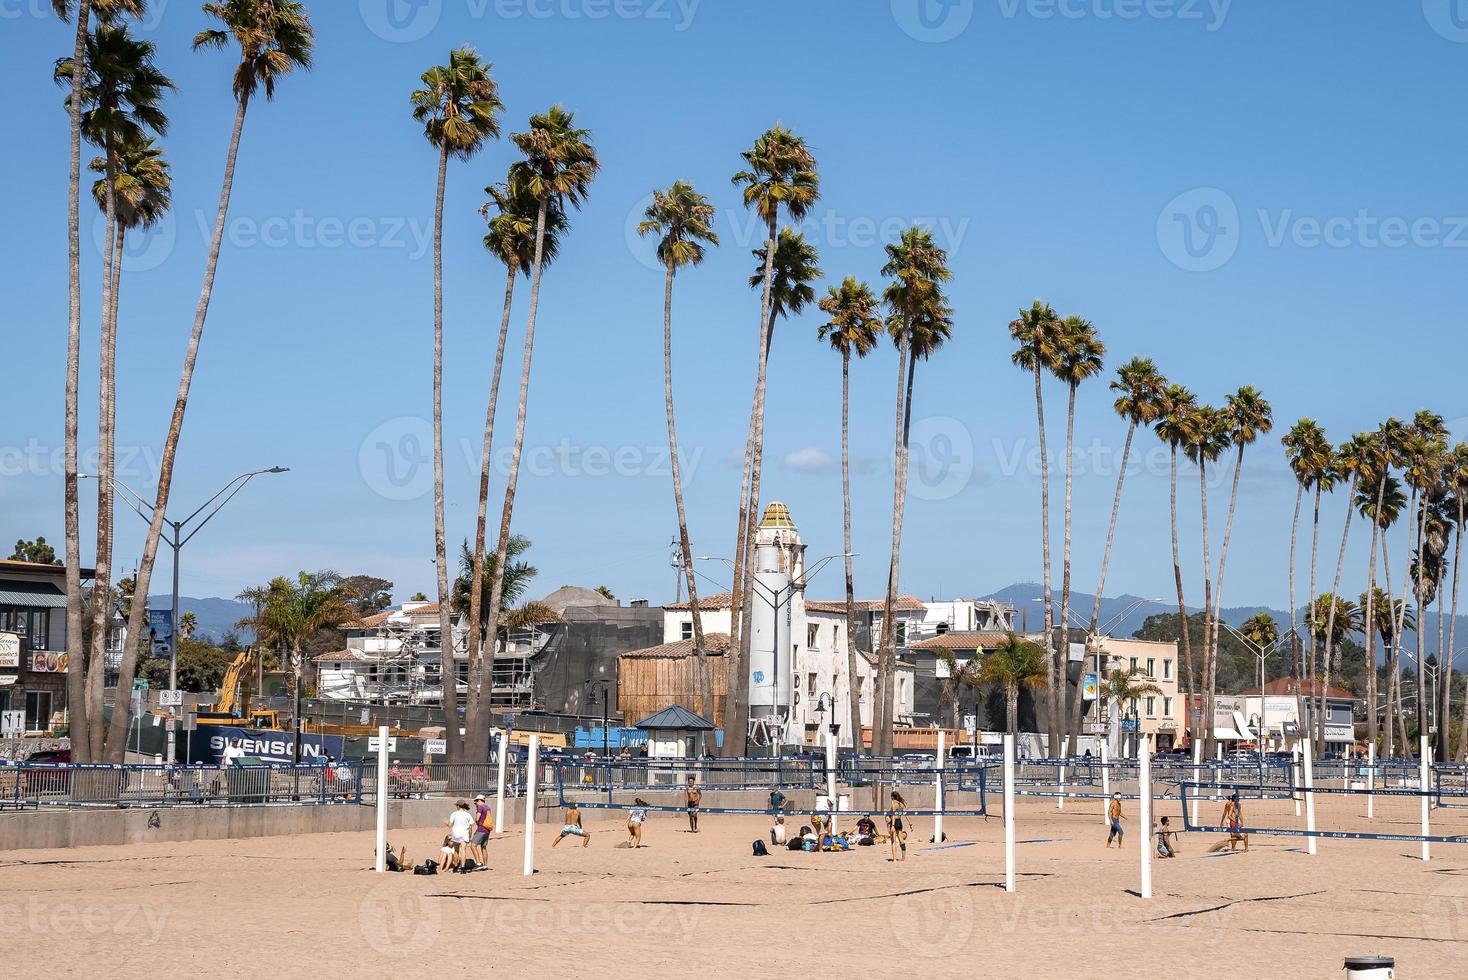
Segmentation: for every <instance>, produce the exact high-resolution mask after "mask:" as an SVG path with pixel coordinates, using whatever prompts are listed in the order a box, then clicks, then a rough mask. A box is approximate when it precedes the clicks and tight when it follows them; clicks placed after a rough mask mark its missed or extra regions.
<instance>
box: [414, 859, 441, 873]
mask: <svg viewBox="0 0 1468 980" xmlns="http://www.w3.org/2000/svg"><path fill="white" fill-rule="evenodd" d="M413 873H414V874H415V875H436V874H438V862H437V861H424V862H423V863H422V864H420V865H418V867H416V868H414V869H413Z"/></svg>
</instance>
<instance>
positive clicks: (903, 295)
mask: <svg viewBox="0 0 1468 980" xmlns="http://www.w3.org/2000/svg"><path fill="white" fill-rule="evenodd" d="M886 252H887V264H886V265H884V266H882V275H884V276H886V277H887V279H888V283H887V286H886V288H885V289H884V290H883V291H882V300H883V302H884V303H885V304H886V305H887V311H888V316H887V332H888V334H889V335H890V336H891V337H892V343H893V346H895V347H896V348H897V395H896V412H895V435H894V439H893V445H894V449H895V457H896V459H895V462H896V465H895V467H894V470H895V473H894V477H893V481H892V552H891V557H890V560H889V563H888V565H887V591H886V594H885V595H884V597H883V602H882V634H881V639H882V642H881V644H880V645H879V647H878V673H877V681H878V686H877V691H878V694H879V699H878V701H877V704H876V705H875V707H874V710H873V720H874V727H873V729H872V747H873V749H874V752H875V754H876V755H878V756H882V757H885V756H890V755H891V754H892V738H893V734H892V729H893V725H894V724H895V721H896V697H897V682H896V677H897V612H896V606H897V591H898V588H899V585H900V583H901V565H902V562H901V559H902V523H903V517H904V514H905V512H906V509H907V475H908V437H909V434H910V432H911V431H912V397H913V385H914V379H915V377H916V375H917V364H918V361H926V360H928V358H930V357H931V356H932V355H933V352H934V351H936V350H937V349H938V348H939V347H941V346H942V345H943V344H944V343H945V342H946V341H947V340H948V339H949V337H950V336H951V334H952V330H953V310H952V309H951V308H950V307H949V306H948V298H947V297H946V296H945V295H944V294H943V285H944V283H946V282H948V281H949V280H950V279H952V278H953V274H952V273H951V272H950V271H949V269H948V253H947V252H946V251H944V250H943V249H941V248H939V247H938V245H937V243H936V242H934V241H933V235H932V232H931V231H929V230H928V229H926V228H924V227H922V226H921V225H914V226H913V227H911V228H909V229H907V230H906V231H904V232H903V233H902V236H901V238H900V239H899V240H898V241H897V242H896V243H893V244H889V245H888V246H887V247H886Z"/></svg>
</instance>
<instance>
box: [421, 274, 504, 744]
mask: <svg viewBox="0 0 1468 980" xmlns="http://www.w3.org/2000/svg"><path fill="white" fill-rule="evenodd" d="M518 271H519V270H518V269H516V268H515V265H514V264H513V263H510V264H508V265H507V266H506V269H505V302H504V306H503V307H502V309H501V312H500V333H499V341H498V343H497V345H496V346H495V352H494V371H493V372H492V373H491V374H490V379H489V402H488V404H487V406H486V408H485V410H484V445H483V446H482V447H481V448H480V451H479V509H478V511H477V512H476V514H475V520H474V555H473V558H472V561H471V572H470V574H471V575H472V578H471V579H470V581H471V582H472V583H473V584H472V585H471V586H470V588H469V649H470V651H472V657H471V661H470V665H469V676H470V677H472V678H474V682H475V683H474V686H473V687H471V688H470V690H469V692H468V695H469V702H470V707H469V709H468V710H466V711H465V715H466V717H467V716H470V715H472V716H473V717H474V718H475V719H478V718H479V717H480V711H481V710H482V709H481V707H480V705H481V703H482V699H483V691H484V689H485V688H489V689H490V690H491V692H492V691H493V688H494V647H493V645H491V647H490V656H489V657H485V656H484V629H483V623H484V608H483V606H484V596H483V593H482V591H481V589H482V588H483V582H484V549H485V537H486V534H487V530H488V528H487V525H488V523H489V514H488V511H489V473H490V458H491V455H492V452H493V449H494V420H495V415H496V414H497V413H498V411H499V397H500V376H501V374H502V373H503V372H504V367H505V342H506V340H507V338H508V337H509V334H510V312H511V310H512V309H513V306H514V300H515V275H516V273H517V272H518ZM445 584H447V583H445ZM440 628H442V626H440ZM444 703H445V704H448V702H447V701H445V702H444ZM454 703H455V704H457V703H458V691H457V684H456V685H455V692H454ZM453 742H457V743H458V744H459V746H460V750H461V751H460V755H461V756H462V746H463V741H462V740H461V739H459V738H458V736H457V733H455V737H454V738H453V739H452V740H451V744H452V743H453Z"/></svg>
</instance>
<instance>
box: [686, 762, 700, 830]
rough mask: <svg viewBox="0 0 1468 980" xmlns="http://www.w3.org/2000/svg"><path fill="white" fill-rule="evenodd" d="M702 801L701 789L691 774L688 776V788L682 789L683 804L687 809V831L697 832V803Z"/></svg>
mask: <svg viewBox="0 0 1468 980" xmlns="http://www.w3.org/2000/svg"><path fill="white" fill-rule="evenodd" d="M702 802H703V790H701V789H699V788H698V785H697V784H696V783H695V782H694V779H693V777H692V776H689V777H688V788H687V789H685V790H684V791H683V805H684V806H685V807H686V808H687V809H688V832H689V833H690V834H696V833H698V805H699V804H700V803H702Z"/></svg>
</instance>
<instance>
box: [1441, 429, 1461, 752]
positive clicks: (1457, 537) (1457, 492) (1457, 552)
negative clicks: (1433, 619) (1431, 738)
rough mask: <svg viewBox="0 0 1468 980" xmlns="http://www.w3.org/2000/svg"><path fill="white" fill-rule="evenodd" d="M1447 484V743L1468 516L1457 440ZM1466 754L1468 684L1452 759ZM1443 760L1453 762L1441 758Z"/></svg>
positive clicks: (1445, 722)
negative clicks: (1451, 521)
mask: <svg viewBox="0 0 1468 980" xmlns="http://www.w3.org/2000/svg"><path fill="white" fill-rule="evenodd" d="M1446 478H1447V483H1448V486H1449V487H1450V488H1451V490H1452V494H1453V508H1454V511H1455V516H1456V518H1457V520H1456V522H1455V530H1454V539H1453V608H1452V612H1451V613H1450V615H1449V619H1448V623H1449V624H1450V625H1449V626H1448V645H1447V651H1448V653H1447V655H1446V656H1445V657H1444V658H1443V664H1444V666H1443V686H1442V689H1443V710H1442V716H1441V717H1442V719H1443V720H1442V729H1443V733H1444V734H1443V744H1444V745H1446V744H1447V731H1448V727H1449V723H1448V720H1449V719H1450V718H1452V717H1453V711H1452V707H1453V701H1452V696H1451V691H1452V687H1453V684H1452V681H1453V655H1454V653H1455V652H1456V651H1457V649H1458V584H1459V576H1458V571H1459V569H1460V568H1461V567H1462V563H1463V524H1464V521H1465V519H1468V513H1465V511H1468V500H1465V497H1468V444H1465V443H1461V442H1460V443H1458V444H1457V445H1456V446H1454V447H1453V453H1452V459H1451V460H1450V462H1449V464H1448V471H1447V474H1446ZM1465 756H1468V687H1465V688H1464V691H1463V708H1462V718H1461V720H1460V721H1459V723H1458V748H1457V752H1456V753H1455V754H1454V755H1453V757H1452V758H1456V759H1458V760H1460V761H1461V760H1462V759H1463V758H1464V757H1465ZM1443 761H1452V760H1451V759H1444V760H1443Z"/></svg>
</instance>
